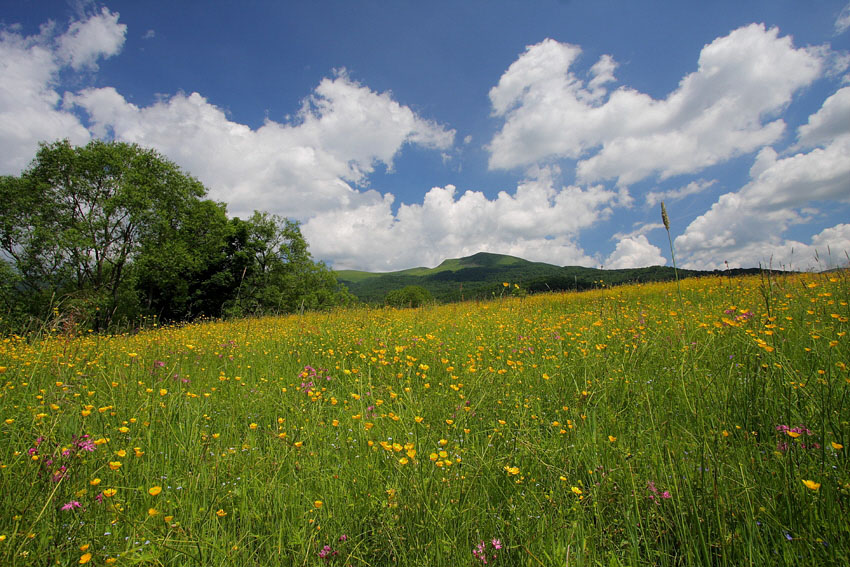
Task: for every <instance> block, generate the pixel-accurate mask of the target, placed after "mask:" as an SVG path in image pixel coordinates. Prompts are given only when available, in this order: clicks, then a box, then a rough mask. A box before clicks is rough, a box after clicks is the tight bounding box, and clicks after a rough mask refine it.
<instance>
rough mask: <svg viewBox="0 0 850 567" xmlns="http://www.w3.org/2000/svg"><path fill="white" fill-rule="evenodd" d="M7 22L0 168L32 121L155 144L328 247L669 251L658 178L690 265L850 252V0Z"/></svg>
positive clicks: (213, 185) (366, 6) (129, 15)
mask: <svg viewBox="0 0 850 567" xmlns="http://www.w3.org/2000/svg"><path fill="white" fill-rule="evenodd" d="M0 23H2V35H0V84H2V86H0V174H11V175H17V174H19V173H20V172H21V170H22V169H23V168H24V167H26V165H27V164H28V163H29V161H30V160H31V159H32V157H33V156H34V154H35V151H36V150H37V147H38V142H39V141H52V140H55V139H60V138H69V139H71V140H72V142H74V143H76V144H85V143H86V142H88V141H89V140H91V139H93V138H105V139H116V140H120V141H127V142H135V143H138V144H140V145H143V146H147V147H153V148H155V149H157V150H158V151H160V152H161V153H162V154H164V155H165V156H167V157H168V158H169V159H171V160H173V161H175V162H176V163H178V164H179V165H180V166H181V167H182V168H183V169H184V170H186V171H188V172H189V173H191V174H192V175H194V176H196V177H198V178H199V179H200V180H201V181H202V182H203V183H204V184H205V186H206V187H207V188H208V189H209V194H210V197H211V198H214V199H216V200H220V201H224V202H226V203H227V204H228V210H229V211H230V213H231V214H233V215H239V216H247V215H249V214H250V213H251V212H252V211H253V210H254V209H261V210H267V211H269V212H273V213H277V214H280V215H283V216H287V217H290V218H295V219H298V220H300V221H301V222H302V231H303V233H304V235H305V237H306V238H307V240H308V242H309V244H310V249H311V251H312V252H313V254H314V256H315V257H317V258H319V259H323V260H325V261H327V262H328V263H329V264H331V265H332V266H334V267H337V268H357V269H366V270H374V271H384V270H394V269H403V268H408V267H413V266H435V265H437V264H438V263H439V262H440V261H442V260H443V259H444V258H453V257H460V256H465V255H470V254H473V253H475V252H479V251H490V252H497V253H505V254H513V255H516V256H520V257H523V258H527V259H530V260H539V261H545V262H550V263H553V264H559V265H585V266H605V267H611V268H614V267H634V266H645V265H655V264H669V263H670V256H669V247H668V245H667V235H666V232H665V231H664V229H663V227H662V226H661V224H660V214H659V202H660V201H661V200H664V201H665V203H666V205H667V208H668V211H669V213H670V220H671V224H672V226H671V232H672V236H673V238H674V243H675V246H676V250H677V260H678V261H679V263H680V265H684V266H688V267H694V268H707V269H712V268H722V267H725V265H726V263H727V262H728V265H730V266H747V267H749V266H758V265H759V264H773V265H774V266H786V267H788V266H790V267H792V268H803V269H808V268H813V269H821V268H825V267H828V265H829V263H830V260H829V258H828V255H829V253H831V255H832V263H833V264H835V263H839V262H842V261H843V262H845V263H846V258H845V257H844V252H845V251H850V224H848V222H850V221H848V219H850V214H848V213H850V74H848V66H849V65H850V54H848V52H850V39H849V38H850V29H848V28H850V4H848V3H847V1H846V0H840V1H821V2H806V3H804V2H794V1H777V0H773V1H764V2H756V1H750V2H740V1H734V2H725V1H717V2H709V3H705V2H700V3H697V2H681V1H678V2H664V1H657V2H640V3H639V2H615V1H602V0H595V1H579V0H573V1H561V2H557V1H543V0H541V1H539V2H521V1H518V0H517V1H503V2H496V1H489V2H483V1H481V2H402V1H399V2H389V1H387V2H342V1H339V2H328V1H315V2H271V1H269V2H265V1H252V2H190V1H186V2H176V3H175V2H158V1H146V2H129V1H128V2H107V3H96V2H79V1H76V2H32V1H19V0H4V1H3V2H2V4H1V5H0ZM828 251H829V252H828ZM816 258H817V260H816Z"/></svg>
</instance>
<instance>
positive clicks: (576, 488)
mask: <svg viewBox="0 0 850 567" xmlns="http://www.w3.org/2000/svg"><path fill="white" fill-rule="evenodd" d="M570 490H572V491H573V494H576V495H578V496H581V495H582V494H584V493H583V492H582V491H581V488H579V487H578V486H573V487H572V488H570Z"/></svg>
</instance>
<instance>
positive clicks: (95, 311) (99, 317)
mask: <svg viewBox="0 0 850 567" xmlns="http://www.w3.org/2000/svg"><path fill="white" fill-rule="evenodd" d="M205 192H206V191H205V189H204V187H203V185H201V183H200V182H199V181H197V180H196V179H194V178H192V177H191V176H189V175H187V174H185V173H183V172H182V171H180V169H179V168H178V167H177V166H176V165H175V164H173V163H172V162H170V161H168V160H167V159H165V158H164V157H162V156H160V155H159V154H158V153H156V152H155V151H153V150H149V149H143V148H140V147H139V146H137V145H132V144H124V143H117V142H103V141H100V140H95V141H92V142H91V143H89V144H88V145H86V146H84V147H72V146H71V144H70V142H69V141H68V140H63V141H59V142H55V143H52V144H42V145H41V146H40V148H39V150H38V153H37V154H36V157H35V159H34V160H33V162H32V164H31V165H30V166H29V167H28V168H27V169H26V170H25V171H24V172H23V174H22V175H21V177H20V178H3V181H2V184H0V213H2V214H0V217H2V219H3V221H2V223H0V247H2V249H3V252H5V254H6V255H7V256H8V257H9V258H10V259H11V260H12V264H13V265H14V268H15V271H16V272H17V274H18V275H19V276H20V278H21V281H22V285H23V286H24V287H25V288H27V289H28V290H29V291H30V293H29V294H28V297H30V298H31V305H29V308H30V309H31V310H34V311H36V312H37V311H39V310H44V309H45V308H46V307H47V306H48V305H47V304H48V303H49V301H48V298H50V301H53V300H54V299H55V298H61V299H62V300H63V301H65V302H66V303H67V304H71V305H73V308H74V309H75V310H77V311H78V312H79V313H81V314H82V316H85V317H89V318H90V319H91V322H92V324H93V325H95V326H96V327H104V326H108V325H109V324H110V322H111V321H112V320H113V319H114V318H115V317H117V316H124V317H132V316H134V315H135V314H136V313H137V312H138V309H139V306H138V304H137V301H136V299H137V298H136V297H135V286H134V283H135V282H134V274H133V273H132V272H133V270H132V260H133V258H134V257H135V256H136V255H137V254H138V252H139V250H140V249H141V247H142V245H143V242H145V241H146V240H149V239H151V238H155V237H156V232H157V231H161V230H163V229H164V227H165V226H166V225H167V224H168V223H169V222H179V219H180V218H181V213H182V211H184V210H185V209H186V207H187V206H189V204H190V203H192V202H193V201H197V200H198V199H199V198H200V197H202V196H203V195H204V194H205ZM175 219H178V220H175Z"/></svg>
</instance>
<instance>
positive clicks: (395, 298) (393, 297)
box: [386, 285, 434, 307]
mask: <svg viewBox="0 0 850 567" xmlns="http://www.w3.org/2000/svg"><path fill="white" fill-rule="evenodd" d="M433 300H434V298H433V297H431V293H430V292H429V291H428V290H427V289H425V288H424V287H422V286H418V285H408V286H405V287H403V288H401V289H394V290H392V291H391V292H389V293H388V294H387V297H386V302H387V305H389V306H391V307H419V306H421V305H424V304H425V303H429V302H431V301H433Z"/></svg>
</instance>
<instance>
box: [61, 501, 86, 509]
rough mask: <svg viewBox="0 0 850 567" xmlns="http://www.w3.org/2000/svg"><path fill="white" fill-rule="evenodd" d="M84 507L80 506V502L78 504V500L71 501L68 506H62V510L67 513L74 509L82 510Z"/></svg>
mask: <svg viewBox="0 0 850 567" xmlns="http://www.w3.org/2000/svg"><path fill="white" fill-rule="evenodd" d="M82 507H83V505H82V504H80V503H79V502H77V501H76V500H71V501H70V502H68V503H67V504H64V505H63V506H62V509H63V510H65V511H67V510H73V509H74V508H82Z"/></svg>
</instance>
